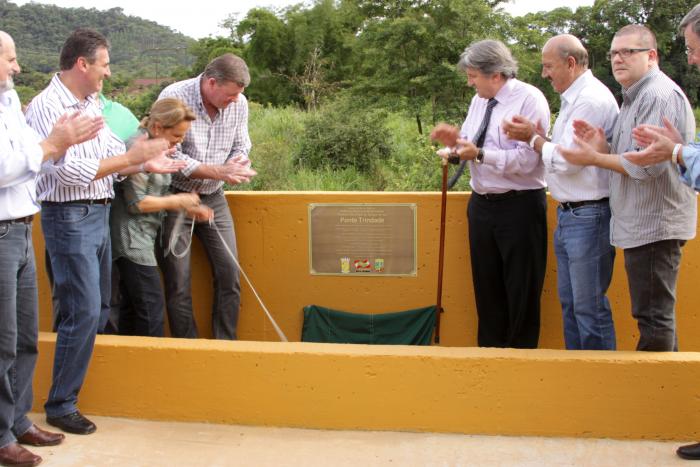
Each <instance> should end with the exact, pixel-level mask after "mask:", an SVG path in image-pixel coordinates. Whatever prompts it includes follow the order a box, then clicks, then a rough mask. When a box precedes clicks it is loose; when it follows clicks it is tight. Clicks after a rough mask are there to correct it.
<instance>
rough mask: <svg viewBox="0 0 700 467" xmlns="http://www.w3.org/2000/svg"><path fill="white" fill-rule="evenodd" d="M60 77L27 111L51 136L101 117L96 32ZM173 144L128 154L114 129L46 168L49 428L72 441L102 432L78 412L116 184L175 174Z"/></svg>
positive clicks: (69, 55) (105, 66) (106, 273)
mask: <svg viewBox="0 0 700 467" xmlns="http://www.w3.org/2000/svg"><path fill="white" fill-rule="evenodd" d="M60 67H61V72H60V73H57V74H56V75H54V77H53V79H52V80H51V82H50V83H49V85H48V86H47V87H46V89H44V90H43V91H42V92H41V93H39V94H38V95H37V96H36V97H35V98H34V99H33V100H32V102H31V103H30V104H29V107H28V108H27V114H26V118H27V123H28V124H29V125H30V126H31V127H32V128H34V129H35V130H36V131H37V132H38V133H39V134H40V135H47V134H48V133H49V132H50V130H51V127H52V126H53V125H54V123H55V122H56V121H59V120H60V119H61V118H63V116H64V115H65V114H73V113H75V112H80V113H81V114H83V115H91V116H93V117H98V116H99V117H101V116H102V108H101V106H100V103H99V100H98V99H97V93H98V92H99V91H100V90H101V89H102V84H103V81H104V80H105V79H107V78H109V76H110V75H111V72H110V59H109V43H108V42H107V39H106V38H105V37H104V36H102V34H100V33H98V32H97V31H93V30H91V29H77V30H76V31H74V32H73V33H72V34H71V35H70V36H69V37H68V39H67V40H66V42H65V43H64V45H63V48H62V49H61V55H60ZM167 150H168V143H167V142H166V141H165V140H163V139H161V138H159V139H150V140H145V139H144V140H140V141H137V142H136V143H135V144H134V145H133V146H131V147H130V148H129V150H128V151H126V152H125V147H124V143H123V142H122V141H121V140H120V139H119V138H118V137H117V136H116V135H115V134H114V133H112V131H111V130H110V129H109V128H108V127H104V128H102V129H101V130H100V132H99V133H98V135H97V136H96V137H95V138H94V139H92V140H91V141H87V142H85V143H82V144H77V145H74V146H73V147H71V148H70V149H68V150H67V151H66V153H65V155H64V156H63V157H62V158H61V159H60V161H47V162H46V163H44V164H43V165H42V170H41V173H40V174H39V176H38V178H37V194H38V198H39V200H40V201H41V205H42V211H41V224H42V230H43V233H44V240H45V243H46V249H47V252H48V254H49V260H50V262H51V270H52V272H53V279H54V289H53V294H54V300H55V301H56V302H58V304H59V306H58V310H54V312H55V314H56V316H55V321H56V333H57V336H56V347H55V351H54V367H53V376H52V385H51V389H50V391H49V396H48V398H47V400H46V403H45V404H44V408H45V409H46V421H47V422H48V423H49V424H50V425H53V426H55V427H58V428H60V429H62V430H63V431H66V432H68V433H74V434H89V433H92V432H94V431H95V430H96V429H97V428H96V426H95V424H94V423H92V422H91V421H90V420H88V419H87V418H85V417H84V416H83V415H82V414H81V413H80V411H79V410H78V408H77V403H78V394H79V393H80V389H81V388H82V385H83V381H84V380H85V375H86V373H87V368H88V365H89V363H90V359H91V357H92V349H93V345H94V342H95V336H96V334H97V333H98V331H101V330H102V329H104V326H105V324H106V322H107V317H108V313H109V303H110V296H111V275H112V273H111V266H112V258H111V244H110V236H109V227H108V226H109V212H110V203H111V201H112V198H113V197H114V188H113V183H114V181H116V180H118V179H119V178H120V177H121V176H123V175H128V174H131V173H136V172H139V171H143V170H147V171H150V172H172V171H175V170H179V169H180V168H181V167H182V164H181V163H179V162H177V161H173V160H172V159H169V158H168V157H167V156H166V155H165V153H166V152H167Z"/></svg>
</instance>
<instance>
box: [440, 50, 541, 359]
mask: <svg viewBox="0 0 700 467" xmlns="http://www.w3.org/2000/svg"><path fill="white" fill-rule="evenodd" d="M458 67H459V69H460V70H462V71H464V72H465V73H466V75H467V80H468V84H469V85H470V86H472V87H473V88H474V89H475V90H476V95H475V96H474V98H473V99H472V102H471V105H470V106H469V112H468V113H467V118H466V120H465V121H464V123H463V124H462V128H461V130H460V129H459V128H457V127H454V126H451V125H448V124H445V123H440V124H438V125H437V126H436V127H435V129H434V130H433V132H432V135H431V137H432V138H433V139H434V140H438V141H440V142H441V143H442V144H444V145H445V146H448V147H450V148H452V152H451V154H450V156H449V157H448V160H449V161H450V162H454V163H460V162H461V164H462V165H461V169H462V170H463V168H464V167H465V166H466V165H467V164H468V167H469V172H470V174H471V182H470V183H471V188H472V196H471V197H470V199H469V206H468V210H467V217H468V220H469V247H470V256H471V264H472V278H473V284H474V295H475V298H476V308H477V313H478V316H479V331H478V344H479V346H482V347H516V348H536V347H537V343H538V340H539V331H540V295H541V293H542V285H543V282H544V274H545V266H546V261H547V220H546V207H547V201H546V195H545V189H544V187H545V180H544V166H543V164H542V160H541V159H540V158H539V157H537V154H536V153H534V151H533V149H532V148H531V147H530V146H529V145H528V144H527V143H523V142H517V141H512V140H510V139H508V137H507V136H506V135H505V133H504V132H503V129H502V127H501V124H500V122H502V121H504V120H506V121H509V120H510V119H511V118H512V117H513V116H514V115H524V116H526V117H527V118H528V119H529V120H530V121H533V122H539V123H540V125H541V126H542V127H543V128H544V129H545V131H546V130H547V129H548V127H549V106H548V104H547V100H546V99H545V97H544V95H543V94H542V93H541V92H540V91H539V90H538V89H537V88H535V87H534V86H531V85H529V84H526V83H523V82H522V81H519V80H517V79H516V78H515V76H516V73H517V70H518V64H517V62H516V61H515V59H513V57H512V55H511V53H510V50H508V48H507V47H506V46H505V45H504V44H503V43H502V42H499V41H495V40H484V41H479V42H475V43H473V44H471V45H470V46H469V47H467V49H466V50H465V51H464V53H462V56H461V58H460V61H459V63H458ZM444 157H447V156H444Z"/></svg>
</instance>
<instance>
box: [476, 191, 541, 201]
mask: <svg viewBox="0 0 700 467" xmlns="http://www.w3.org/2000/svg"><path fill="white" fill-rule="evenodd" d="M542 190H544V188H536V189H534V190H510V191H506V192H503V193H477V192H476V191H474V192H473V194H475V195H477V196H478V197H479V198H483V199H487V200H489V201H497V200H503V199H509V198H515V197H516V196H522V195H527V194H530V193H537V192H540V191H542Z"/></svg>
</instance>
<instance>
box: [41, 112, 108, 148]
mask: <svg viewBox="0 0 700 467" xmlns="http://www.w3.org/2000/svg"><path fill="white" fill-rule="evenodd" d="M102 128H104V120H103V119H102V117H88V116H87V115H82V114H81V113H79V112H75V113H73V114H72V115H68V114H63V115H62V116H61V118H59V119H58V120H57V121H56V123H55V124H54V126H53V128H52V129H51V133H49V136H47V137H46V139H45V140H44V141H43V142H42V144H41V146H42V148H43V149H44V155H45V159H48V158H52V159H58V158H60V157H61V156H63V155H64V154H65V153H66V151H67V150H68V148H69V147H71V146H73V145H75V144H81V143H84V142H85V141H89V140H91V139H93V138H94V137H96V136H97V134H98V133H99V132H100V130H102Z"/></svg>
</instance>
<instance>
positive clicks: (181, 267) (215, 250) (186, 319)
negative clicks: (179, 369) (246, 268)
mask: <svg viewBox="0 0 700 467" xmlns="http://www.w3.org/2000/svg"><path fill="white" fill-rule="evenodd" d="M200 197H201V199H202V203H203V204H205V205H207V206H209V207H210V208H211V209H213V210H214V223H215V224H216V228H217V229H218V230H219V232H221V235H222V236H223V237H224V240H225V242H226V245H227V246H228V248H229V249H230V250H231V251H232V252H233V254H234V255H236V256H238V253H237V250H236V234H235V233H234V228H233V218H232V217H231V212H230V211H229V208H228V203H227V202H226V198H225V197H224V194H223V192H217V193H212V194H211V195H201V196H200ZM176 218H177V214H176V213H168V215H167V216H166V217H165V220H164V222H163V243H164V245H166V246H167V244H168V243H169V242H170V237H171V232H172V231H173V227H174V224H175V220H176ZM192 222H193V220H192V219H191V218H186V220H185V222H184V225H183V226H182V230H181V231H180V232H179V236H178V238H176V239H175V243H176V248H175V251H176V252H177V253H180V252H182V251H183V250H184V249H185V247H184V244H186V243H187V242H188V241H189V235H190V230H191V226H192ZM194 234H195V235H196V236H197V237H198V238H199V240H200V241H201V242H202V246H203V247H204V251H206V253H207V257H208V258H209V264H210V265H211V269H212V276H213V277H214V304H213V306H212V320H211V321H212V334H213V336H214V338H215V339H229V340H233V339H236V325H237V324H238V308H239V306H240V301H241V287H240V279H239V273H238V268H237V267H236V264H235V263H234V262H233V259H232V258H231V256H230V255H229V254H228V252H227V251H226V249H225V248H224V245H223V243H222V241H221V239H220V238H219V235H218V234H217V233H216V231H215V230H214V228H212V227H211V226H210V225H209V223H208V222H198V223H196V224H195V227H194ZM160 264H161V270H162V271H163V279H164V282H165V301H166V306H167V312H168V323H169V324H170V332H171V333H172V335H173V337H189V338H195V337H197V325H196V324H195V321H194V317H193V315H192V285H191V283H192V280H191V274H192V272H191V265H190V253H189V252H188V253H187V254H186V255H185V256H184V257H182V258H176V257H175V256H173V255H172V254H167V255H164V257H162V258H161V262H160Z"/></svg>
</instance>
